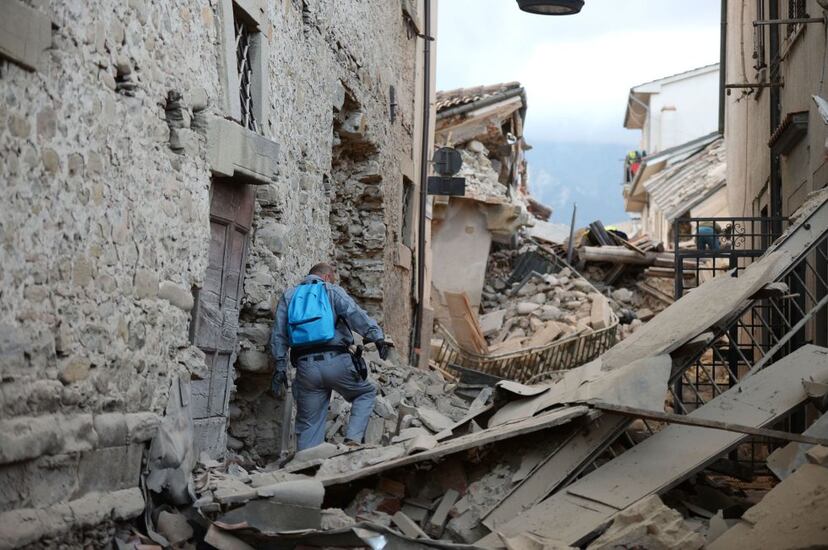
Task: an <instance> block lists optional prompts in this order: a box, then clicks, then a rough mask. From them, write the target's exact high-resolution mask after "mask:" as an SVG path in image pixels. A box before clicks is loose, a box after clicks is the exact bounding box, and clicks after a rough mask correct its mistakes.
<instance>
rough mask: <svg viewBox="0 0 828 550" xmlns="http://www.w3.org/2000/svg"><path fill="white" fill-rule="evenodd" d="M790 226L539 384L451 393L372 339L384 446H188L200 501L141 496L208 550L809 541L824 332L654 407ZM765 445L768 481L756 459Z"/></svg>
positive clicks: (823, 443) (163, 533)
mask: <svg viewBox="0 0 828 550" xmlns="http://www.w3.org/2000/svg"><path fill="white" fill-rule="evenodd" d="M824 208H825V210H824V211H821V213H822V214H825V213H826V212H828V202H826V203H825V204H824ZM813 216H816V214H814V215H813ZM809 219H810V218H809ZM803 226H804V224H803ZM805 227H806V230H810V228H811V227H813V226H812V225H808V226H805ZM801 236H802V235H798V236H797V237H798V238H790V239H789V240H787V241H786V240H783V241H781V242H780V243H779V244H778V245H777V248H776V251H775V252H774V253H773V254H769V255H766V256H764V257H762V258H760V259H759V260H757V261H756V262H755V263H753V264H751V265H750V266H748V267H746V268H745V269H744V270H743V271H742V272H741V276H740V277H717V278H715V279H713V280H712V281H710V282H709V283H706V284H704V285H702V286H700V287H699V288H698V289H697V290H695V291H694V292H692V293H690V294H688V295H687V296H685V297H684V298H682V299H681V300H677V301H676V302H675V303H673V304H672V305H671V306H669V307H668V308H667V309H665V310H664V311H663V312H662V313H661V314H660V315H659V318H658V320H657V321H656V322H653V323H646V324H644V325H642V326H641V328H640V329H639V330H637V331H636V332H635V333H634V334H633V335H631V336H630V338H628V339H627V340H625V341H623V342H620V343H619V344H617V345H616V346H614V347H613V348H611V349H610V350H608V351H607V352H605V353H603V354H602V355H601V356H600V357H597V358H596V359H594V360H592V361H589V362H588V363H586V364H584V365H581V366H577V367H575V368H570V369H566V370H564V371H563V372H562V373H561V375H560V376H559V377H556V378H555V379H554V380H552V381H548V382H544V383H539V384H534V385H525V384H521V383H518V382H515V381H512V380H500V381H498V382H497V383H496V384H494V386H493V387H485V388H482V386H481V388H482V389H481V391H480V393H479V395H477V396H466V397H461V396H460V395H454V393H455V391H454V390H455V389H457V390H459V389H460V386H459V384H458V386H456V387H455V386H454V382H452V381H451V380H447V379H446V375H445V374H444V373H443V372H442V371H439V370H435V371H434V372H426V371H416V370H415V369H413V368H411V367H409V366H407V365H405V364H403V363H402V362H400V361H399V359H398V358H396V357H392V359H391V360H390V361H387V362H386V361H379V360H378V358H376V357H371V356H370V355H369V357H368V360H369V363H370V365H371V373H372V377H374V378H375V379H376V381H377V385H378V386H379V387H380V388H381V394H382V395H381V396H382V398H383V399H382V400H378V402H377V403H378V404H377V407H376V408H375V417H376V418H377V419H379V420H378V421H377V422H381V427H382V433H381V435H379V437H378V441H379V444H365V445H362V446H351V445H345V444H341V443H337V442H336V440H335V439H334V438H332V441H328V442H326V443H323V444H321V445H319V446H317V447H314V448H311V449H305V450H303V451H300V452H298V453H296V454H295V455H294V456H293V457H292V458H291V459H290V460H289V461H287V462H286V463H284V464H282V463H279V464H273V465H270V466H268V467H265V468H255V469H249V470H248V469H245V468H243V467H242V466H241V465H240V464H238V463H235V462H234V461H233V460H225V461H224V462H216V461H211V460H210V459H209V458H207V457H206V456H202V457H201V459H200V464H199V465H198V466H197V468H196V471H195V476H194V478H193V479H192V480H191V482H190V483H189V485H188V486H189V488H190V493H194V496H195V497H196V500H195V502H193V503H192V504H183V505H182V506H181V507H180V508H178V509H175V508H173V507H171V506H169V505H163V506H161V507H156V508H155V509H154V510H151V511H148V513H147V514H145V518H146V521H147V532H148V537H149V539H151V540H152V541H153V542H154V543H156V544H159V545H161V546H176V547H181V548H185V547H192V546H193V544H194V542H200V541H202V540H203V541H204V542H206V543H208V544H209V545H211V546H213V547H215V548H218V549H219V550H224V549H228V550H229V549H231V548H232V549H239V548H240V549H247V548H255V547H273V548H280V547H329V548H339V547H354V546H358V547H372V548H403V547H413V548H469V545H470V546H471V547H473V548H489V549H502V548H506V549H511V548H572V547H577V548H588V549H600V550H609V549H611V548H653V549H659V548H664V549H667V548H678V549H686V550H698V549H700V548H703V547H707V548H734V547H742V546H744V547H750V548H778V547H786V548H811V547H813V548H816V547H820V546H819V545H820V544H823V545H824V541H825V533H826V532H828V514H826V510H828V508H826V506H825V503H826V494H828V492H826V491H828V468H826V466H827V465H828V437H826V435H828V432H826V429H825V426H828V415H825V414H824V413H825V411H826V410H828V407H826V403H827V402H828V401H827V399H828V350H827V349H826V348H825V347H820V346H817V345H813V344H806V345H803V346H801V347H799V348H798V349H796V350H795V351H792V352H791V353H789V354H786V355H784V356H782V357H780V358H778V359H775V360H774V361H769V362H768V363H767V364H765V365H764V366H763V367H762V368H761V369H758V370H756V371H755V372H753V373H751V374H750V375H749V376H744V377H742V378H741V379H740V380H739V381H738V383H737V384H735V385H733V386H729V387H722V388H721V391H720V392H718V393H717V394H716V395H711V396H710V399H708V400H700V402H698V403H697V404H696V406H695V408H694V410H693V411H692V413H691V414H676V413H675V412H674V409H673V408H670V407H665V403H666V400H665V396H667V395H668V393H669V389H670V387H671V384H672V382H671V377H672V376H673V375H674V374H675V370H676V368H677V366H678V368H682V367H681V366H682V365H683V364H684V362H685V360H686V358H687V357H693V356H697V355H698V353H699V352H702V351H704V350H705V349H712V346H717V345H719V344H720V342H721V340H718V341H716V340H710V339H709V338H708V337H707V336H706V335H709V334H711V331H712V330H714V329H720V328H721V327H723V326H726V323H727V320H728V319H733V318H734V315H736V316H738V314H739V313H741V312H742V311H743V308H744V305H745V303H746V302H754V303H759V301H760V300H766V299H768V298H767V296H768V295H769V294H770V293H771V292H777V293H780V292H787V290H786V289H780V284H781V283H780V279H781V278H783V277H784V276H785V275H786V273H787V270H788V269H789V268H790V267H791V265H792V262H795V261H797V259H799V258H802V257H804V256H805V255H807V254H810V252H811V249H810V248H809V247H810V246H811V242H810V241H808V240H807V239H804V238H801ZM793 265H796V264H793ZM551 277H555V278H556V279H557V280H558V281H557V282H558V284H557V285H552V284H551V283H550V279H551ZM564 277H569V280H568V281H566V282H565V283H563V284H562V283H561V282H560V279H563V278H564ZM575 279H577V277H576V274H575V273H574V271H572V270H570V271H569V272H568V273H567V272H566V271H564V270H563V269H561V270H558V271H557V272H556V273H546V274H543V275H539V276H538V275H532V276H530V277H527V278H526V279H525V280H524V281H523V282H522V283H521V284H519V285H516V286H515V288H514V292H515V294H517V292H518V291H519V290H520V289H522V288H524V287H525V286H526V284H528V283H530V282H531V283H532V284H534V285H536V289H535V290H538V289H537V287H538V285H539V281H542V282H543V284H544V285H549V286H550V289H549V290H546V291H545V292H543V295H544V296H545V297H546V298H548V293H549V292H553V293H556V292H557V291H556V290H555V289H557V288H558V287H559V286H566V285H568V284H571V285H572V288H570V289H567V290H566V291H567V292H571V291H572V290H573V289H574V288H576V287H575V285H574V283H573V280H575ZM510 290H511V288H510ZM619 290H622V289H620V288H616V289H615V290H614V291H609V290H608V289H605V291H607V292H609V293H610V295H612V294H613V293H614V294H616V297H615V298H612V297H611V296H610V297H609V298H608V303H609V299H613V300H617V301H618V302H621V303H629V304H632V303H633V302H634V300H635V296H634V295H632V294H630V295H627V294H626V293H621V292H619ZM581 292H584V291H583V290H581ZM538 293H541V291H540V290H538ZM584 293H585V294H586V296H589V294H588V293H586V292H584ZM602 296H603V295H602ZM642 299H643V298H642ZM567 301H574V300H562V301H561V303H562V304H563V303H566V302H567ZM497 303H498V306H500V305H506V304H508V302H506V303H505V304H501V303H500V301H499V300H497ZM535 305H537V304H535ZM578 309H580V306H579V308H578ZM572 311H577V310H575V309H573V310H572ZM700 345H701V346H707V347H702V348H700V347H699V346H700ZM383 386H385V387H383ZM464 389H465V387H464ZM398 392H399V393H398ZM463 395H464V396H465V395H466V394H465V392H464V393H463ZM397 399H399V401H397ZM392 403H395V404H392ZM806 407H807V409H805V408H806ZM386 408H388V409H389V410H384V409H386ZM802 410H807V411H810V412H809V413H808V416H809V417H810V418H809V421H810V422H809V427H808V428H807V429H806V430H805V431H804V432H803V433H789V432H785V431H780V430H776V429H770V428H771V427H773V426H779V425H780V422H782V421H783V420H784V419H786V418H788V417H790V415H791V414H792V413H793V412H795V411H802ZM812 413H818V414H822V415H823V416H822V417H820V418H818V419H816V420H814V419H813V417H814V416H815V415H814V414H812ZM342 414H343V412H342V410H341V408H340V410H338V411H336V413H335V414H333V415H332V421H333V422H334V423H335V421H336V419H339V418H340V415H342ZM392 419H396V422H391V420H392ZM648 420H649V421H648ZM171 424H172V422H171ZM392 424H393V427H392ZM332 425H333V424H332ZM378 425H379V424H378ZM173 427H174V426H173ZM378 432H379V431H378ZM333 435H334V436H335V435H336V434H335V433H334V434H333ZM754 436H761V437H762V438H763V439H761V440H757V439H750V438H751V437H754ZM765 438H767V439H765ZM768 439H769V440H772V441H781V442H784V446H783V447H779V448H778V449H777V450H775V451H774V452H773V453H772V454H770V455H766V453H765V452H766V451H770V448H769V447H765V448H764V449H761V448H760V449H761V450H760V451H759V452H758V453H753V452H751V458H752V460H754V461H756V462H753V463H751V464H750V465H749V466H748V465H747V464H745V463H744V462H738V461H736V460H734V458H736V457H737V455H738V454H739V453H738V452H737V453H736V454H734V453H733V451H734V449H740V448H741V449H744V448H745V447H741V446H742V445H743V444H750V445H765V443H763V442H764V441H767V440H768ZM156 455H158V456H156ZM153 456H154V457H155V458H156V459H160V458H163V456H161V455H159V453H154V454H153ZM763 456H767V460H766V461H765V464H766V465H767V466H768V468H769V469H770V471H771V472H773V475H774V476H776V477H775V478H772V477H770V475H768V474H767V473H766V472H764V471H763V470H762V469H761V467H762V466H763V465H762V464H761V461H762V458H760V457H763ZM165 466H166V464H165ZM728 472H729V473H728ZM157 473H158V471H157V470H156V471H153V472H151V473H150V476H149V477H148V480H147V482H148V485H149V486H150V487H152V486H155V485H157V484H158V480H157V479H153V476H156V474H157ZM173 473H175V472H172V471H168V473H167V475H172V474H173ZM735 475H738V476H740V477H741V478H744V479H745V481H739V480H738V479H737V478H736V477H734V476H735ZM777 478H778V480H779V481H777ZM179 504H180V503H179ZM152 506H154V503H151V504H150V507H152ZM179 516H183V518H182V517H179ZM136 537H137V535H136V536H134V537H133V538H136ZM137 538H138V539H140V540H139V542H141V543H143V544H147V543H148V541H147V540H144V538H141V537H137ZM173 541H175V542H173ZM131 542H134V541H132V540H131ZM122 546H123V545H122ZM125 547H133V548H134V547H136V546H135V545H127V546H125Z"/></svg>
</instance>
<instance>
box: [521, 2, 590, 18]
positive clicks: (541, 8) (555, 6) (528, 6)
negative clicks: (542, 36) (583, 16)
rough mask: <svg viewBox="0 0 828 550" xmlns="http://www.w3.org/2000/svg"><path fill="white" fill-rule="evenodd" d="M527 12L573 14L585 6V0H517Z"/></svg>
mask: <svg viewBox="0 0 828 550" xmlns="http://www.w3.org/2000/svg"><path fill="white" fill-rule="evenodd" d="M517 3H518V7H519V8H520V9H522V10H523V11H525V12H529V13H537V14H540V15H573V14H576V13H578V12H579V11H581V8H583V7H584V0H517Z"/></svg>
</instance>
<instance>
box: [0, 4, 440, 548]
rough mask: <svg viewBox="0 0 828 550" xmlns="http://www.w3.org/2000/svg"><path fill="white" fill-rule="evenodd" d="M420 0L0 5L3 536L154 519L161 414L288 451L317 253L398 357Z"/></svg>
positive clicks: (201, 435)
mask: <svg viewBox="0 0 828 550" xmlns="http://www.w3.org/2000/svg"><path fill="white" fill-rule="evenodd" d="M423 6H424V3H423V2H416V1H406V2H402V3H399V2H398V3H387V2H381V1H374V2H349V3H338V2H327V1H318V0H289V1H285V2H276V3H273V2H263V1H259V0H254V1H246V0H245V1H241V0H239V1H233V0H220V1H216V2H212V3H195V2H191V1H188V0H178V1H176V2H160V1H154V0H130V2H122V3H111V2H102V1H101V2H85V3H79V2H52V3H43V2H29V1H24V0H11V1H9V2H4V3H3V6H2V8H0V11H2V15H0V19H2V20H3V24H2V27H3V32H2V33H0V56H2V61H0V95H2V97H3V102H2V105H0V159H1V160H0V180H2V181H3V182H4V200H3V201H2V204H0V227H1V228H2V229H0V233H2V235H3V239H2V240H3V261H2V265H0V285H2V286H1V288H2V290H1V291H0V360H2V365H1V366H0V368H1V369H2V382H1V383H0V396H2V397H1V399H2V414H0V417H2V420H0V449H2V450H0V457H2V460H0V463H1V465H0V468H2V470H1V471H2V473H0V485H1V486H2V487H3V490H2V491H0V493H2V496H0V533H2V534H0V539H2V543H0V546H4V547H5V546H9V545H11V546H16V545H23V544H28V543H36V544H54V545H59V544H67V545H69V546H74V545H88V544H98V543H101V541H105V540H106V539H107V538H108V537H111V528H112V527H111V526H112V524H113V522H114V521H119V520H129V519H131V518H134V517H136V516H138V515H139V514H141V513H142V511H143V509H144V504H145V502H146V498H145V497H146V495H145V494H144V493H142V490H141V487H139V481H140V479H141V473H142V471H143V468H144V466H142V460H145V455H146V454H147V452H148V451H147V446H148V442H149V441H150V440H152V439H153V437H154V435H155V434H157V433H158V430H159V426H164V425H165V422H166V421H165V410H166V411H167V413H170V414H171V413H174V412H175V411H176V410H178V409H179V408H182V407H183V408H186V410H188V411H190V414H191V416H192V422H191V423H189V424H188V423H185V425H188V426H189V428H188V429H186V430H183V431H178V432H170V431H168V432H165V433H167V434H170V433H176V434H178V436H180V437H184V438H185V440H186V441H192V445H193V451H192V453H187V454H186V456H185V455H181V453H177V452H173V451H172V450H170V449H166V451H169V452H170V453H171V454H170V455H169V456H167V462H168V463H169V462H170V461H176V460H177V461H179V462H180V463H181V464H190V465H191V466H192V465H193V464H194V462H193V461H192V459H193V457H197V456H200V455H201V454H202V453H204V452H206V454H207V456H211V457H213V458H222V457H224V456H225V454H226V452H227V448H228V447H229V448H230V451H231V452H232V453H233V454H237V455H242V456H245V457H247V458H248V459H250V460H259V461H262V463H265V462H266V461H267V460H269V459H272V458H273V457H274V456H277V455H278V452H279V448H280V441H279V425H280V423H281V420H282V411H281V404H280V402H278V401H277V400H275V399H274V398H273V397H272V396H270V395H269V394H268V393H267V390H268V388H269V386H270V372H271V370H272V364H271V360H270V357H269V352H268V346H267V340H268V333H269V330H270V324H271V319H272V312H273V309H274V306H275V304H276V300H277V299H278V297H279V295H280V293H281V291H282V290H283V289H284V288H285V287H286V286H287V285H289V284H291V283H294V282H296V281H298V280H299V279H300V278H301V277H302V276H303V275H305V274H306V273H307V271H308V269H309V267H310V266H312V265H313V264H315V263H317V262H320V261H326V260H327V261H334V262H335V263H336V264H337V266H338V268H339V274H340V278H341V283H342V284H343V286H344V287H345V288H346V289H347V290H348V291H349V292H350V293H351V294H352V295H354V296H355V297H356V298H357V299H358V300H359V301H360V302H361V303H363V304H364V305H365V307H366V308H368V310H369V311H370V312H371V314H372V315H375V316H376V317H377V318H378V319H379V320H380V322H382V323H383V325H384V327H385V329H386V331H387V333H388V334H389V335H390V337H391V338H393V340H394V342H395V344H396V345H397V348H398V350H399V351H400V352H401V353H402V354H403V355H404V356H407V355H408V353H409V334H410V332H411V327H412V324H413V322H414V320H413V312H414V309H415V307H416V306H417V293H416V291H415V290H416V284H415V278H416V277H415V273H416V265H417V258H418V256H419V258H420V260H421V261H424V260H426V259H427V255H425V251H422V252H423V254H419V253H418V252H420V251H418V249H417V244H416V243H417V242H418V233H417V228H418V225H419V224H418V223H417V220H418V218H419V213H418V212H419V211H418V207H417V206H418V197H419V196H420V193H419V190H420V189H421V184H422V182H421V181H420V174H419V172H418V170H416V169H415V166H419V165H420V164H421V160H422V159H421V156H422V149H423V147H422V141H423V140H422V136H423V133H424V127H423V116H422V113H423V112H424V111H425V112H426V113H427V112H428V107H429V104H430V103H431V101H432V99H431V98H430V97H429V96H428V95H427V96H425V97H424V94H423V85H424V81H423V74H424V59H423V49H424V48H423V39H422V38H420V37H419V36H418V35H422V33H423V32H426V29H428V28H430V23H431V22H430V20H429V19H428V18H430V17H433V16H434V15H435V12H436V10H434V11H432V12H431V13H430V14H429V13H424V7H423ZM431 39H432V37H429V40H431ZM431 55H432V57H433V55H434V48H432V49H431ZM430 94H431V92H429V95H430ZM170 414H168V415H167V416H168V417H169V416H170ZM173 416H174V415H173ZM164 429H166V428H164ZM170 429H172V428H170ZM178 441H179V443H180V444H181V445H184V443H183V442H182V441H183V440H178ZM159 452H160V451H159ZM156 458H157V457H156ZM168 466H169V464H168ZM159 483H160V482H159ZM153 486H154V485H153ZM154 487H155V486H154ZM156 488H157V487H156ZM178 489H181V487H180V486H178ZM95 541H97V542H95Z"/></svg>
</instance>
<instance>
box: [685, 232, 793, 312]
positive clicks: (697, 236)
mask: <svg viewBox="0 0 828 550" xmlns="http://www.w3.org/2000/svg"><path fill="white" fill-rule="evenodd" d="M787 222H788V220H787V219H786V218H769V217H753V218H750V217H716V218H680V219H677V220H675V221H674V222H673V249H674V250H675V255H676V262H675V272H676V277H675V292H674V294H675V298H676V299H679V298H681V297H682V296H684V294H686V293H687V292H688V291H690V290H692V289H693V288H696V287H697V286H698V285H700V284H702V283H703V282H704V281H706V280H707V279H710V278H713V277H715V276H716V275H720V274H721V273H724V272H725V271H728V270H730V269H736V270H741V269H744V268H745V267H747V266H748V265H749V264H750V263H751V262H753V260H754V259H756V258H758V257H760V256H762V254H764V253H765V250H767V249H768V247H769V246H770V244H771V243H772V242H773V241H774V240H775V238H776V237H778V236H779V234H780V233H781V231H782V229H784V228H785V227H786V225H787ZM688 275H692V277H688Z"/></svg>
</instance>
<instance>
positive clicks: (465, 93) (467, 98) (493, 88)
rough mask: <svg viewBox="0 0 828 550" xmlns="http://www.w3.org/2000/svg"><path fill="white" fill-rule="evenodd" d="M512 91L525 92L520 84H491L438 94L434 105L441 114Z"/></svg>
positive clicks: (439, 92)
mask: <svg viewBox="0 0 828 550" xmlns="http://www.w3.org/2000/svg"><path fill="white" fill-rule="evenodd" d="M510 90H523V88H522V87H521V85H520V82H503V83H500V84H489V85H487V86H473V87H471V88H455V89H454V90H444V91H438V92H437V100H436V102H435V104H434V106H435V108H436V109H437V113H441V112H443V111H446V110H447V109H450V108H452V107H458V106H460V105H467V104H469V103H474V102H477V101H481V100H483V99H487V98H490V97H495V96H503V95H506V92H508V91H510Z"/></svg>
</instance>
